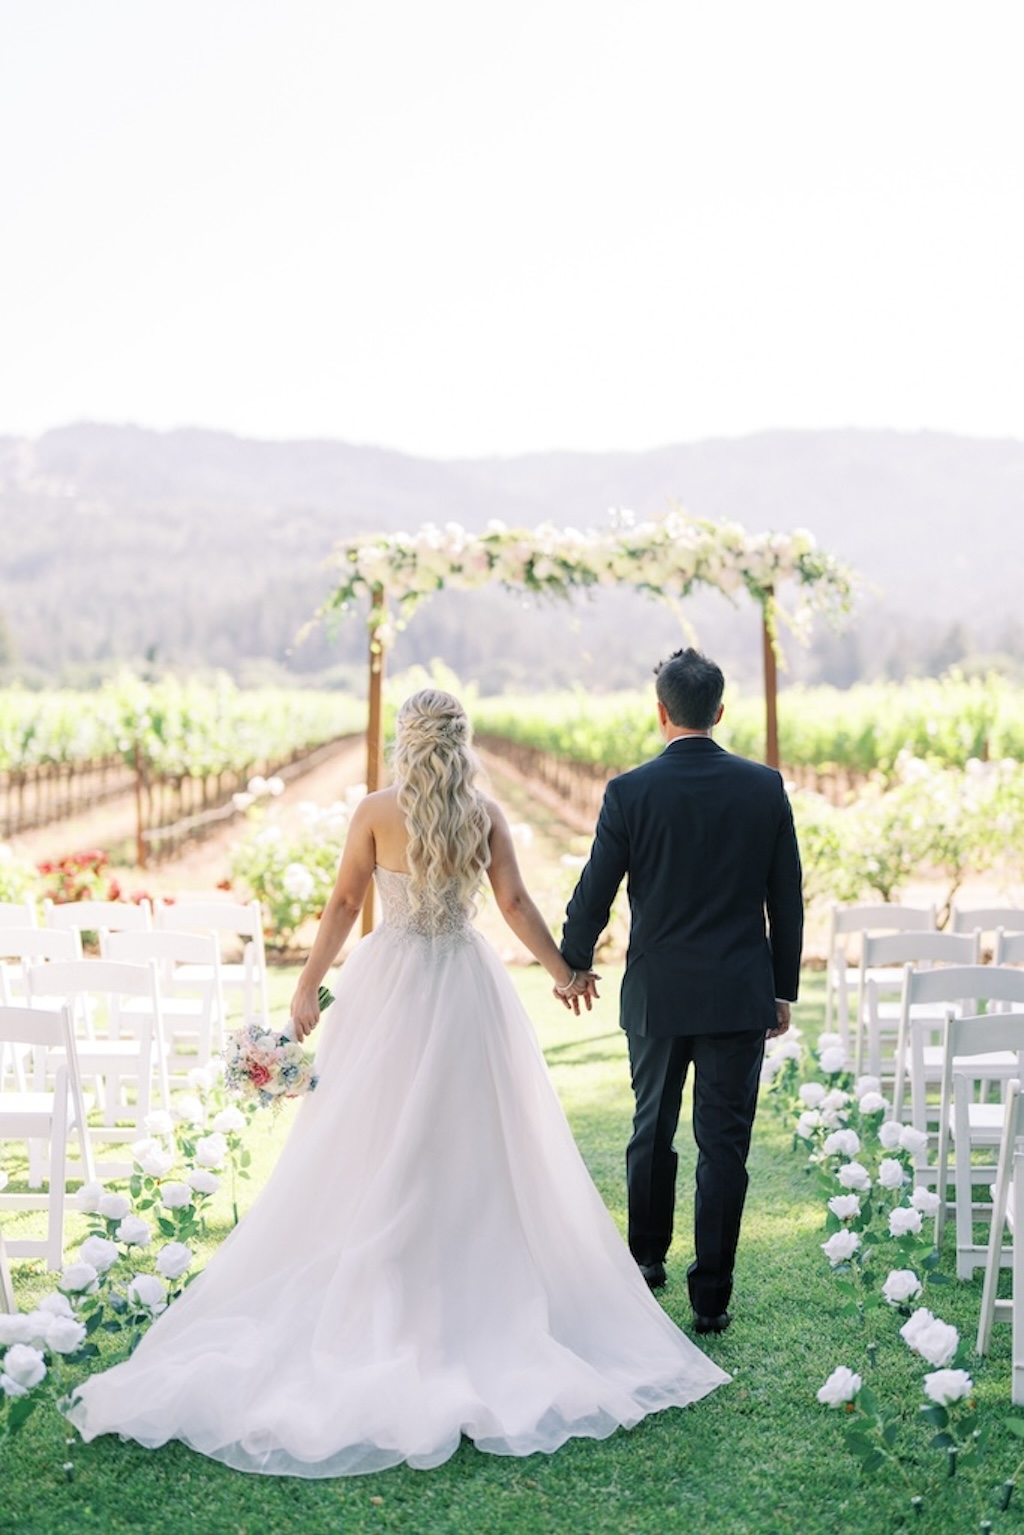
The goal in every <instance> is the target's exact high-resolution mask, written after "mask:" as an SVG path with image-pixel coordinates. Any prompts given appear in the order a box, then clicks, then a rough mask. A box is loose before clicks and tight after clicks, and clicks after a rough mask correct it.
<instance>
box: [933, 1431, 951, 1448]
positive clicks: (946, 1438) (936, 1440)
mask: <svg viewBox="0 0 1024 1535" xmlns="http://www.w3.org/2000/svg"><path fill="white" fill-rule="evenodd" d="M928 1444H929V1447H930V1448H931V1449H933V1450H948V1449H949V1447H950V1445H953V1444H956V1440H955V1439H954V1438H953V1435H952V1434H935V1435H934V1437H933V1438H931V1439H929V1441H928Z"/></svg>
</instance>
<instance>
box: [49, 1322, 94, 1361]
mask: <svg viewBox="0 0 1024 1535" xmlns="http://www.w3.org/2000/svg"><path fill="white" fill-rule="evenodd" d="M85 1332H86V1329H85V1323H84V1322H80V1321H79V1320H78V1318H77V1317H73V1316H55V1317H53V1318H51V1321H50V1326H49V1329H48V1330H47V1334H46V1347H47V1348H48V1349H49V1350H50V1352H51V1353H52V1354H77V1352H78V1350H79V1349H80V1348H81V1347H82V1344H83V1343H84V1342H85Z"/></svg>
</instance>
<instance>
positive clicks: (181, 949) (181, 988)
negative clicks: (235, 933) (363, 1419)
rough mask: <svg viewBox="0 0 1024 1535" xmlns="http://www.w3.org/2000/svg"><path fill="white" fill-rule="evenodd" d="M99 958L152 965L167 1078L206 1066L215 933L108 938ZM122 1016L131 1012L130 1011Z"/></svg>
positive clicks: (215, 979)
mask: <svg viewBox="0 0 1024 1535" xmlns="http://www.w3.org/2000/svg"><path fill="white" fill-rule="evenodd" d="M103 955H104V958H105V959H112V960H118V961H123V962H127V963H128V964H147V963H148V962H149V961H151V960H152V961H153V962H154V963H155V964H156V966H157V968H158V971H159V974H160V1010H161V1014H162V1017H163V1027H164V1035H165V1038H166V1044H167V1070H168V1075H169V1076H175V1075H177V1076H184V1074H185V1073H187V1072H188V1071H189V1070H190V1069H191V1068H192V1067H194V1066H205V1065H206V1063H207V1062H208V1061H209V1059H210V1056H211V1054H212V1053H213V1048H214V1033H215V1030H216V1028H217V1019H218V1002H219V999H220V998H221V996H222V991H221V980H220V949H219V947H218V944H217V939H216V937H215V936H214V934H213V933H182V932H178V931H177V930H176V929H173V928H167V929H165V930H164V931H161V932H152V933H107V934H105V935H104V938H103ZM127 1011H129V1012H131V1011H132V1008H131V1006H129V1007H128V1009H127ZM183 1046H184V1047H186V1048H183Z"/></svg>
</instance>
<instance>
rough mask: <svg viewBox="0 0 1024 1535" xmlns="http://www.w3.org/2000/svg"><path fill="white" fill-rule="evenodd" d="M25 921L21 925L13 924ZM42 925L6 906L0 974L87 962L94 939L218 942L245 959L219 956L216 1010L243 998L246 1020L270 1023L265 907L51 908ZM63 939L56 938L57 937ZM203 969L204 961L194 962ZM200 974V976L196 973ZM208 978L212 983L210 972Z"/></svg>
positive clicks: (0, 927)
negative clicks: (86, 937)
mask: <svg viewBox="0 0 1024 1535" xmlns="http://www.w3.org/2000/svg"><path fill="white" fill-rule="evenodd" d="M16 917H20V921H16V920H15V918H16ZM43 918H44V921H43V925H42V926H41V927H40V926H39V925H38V923H37V921H36V909H35V907H34V905H33V904H32V903H31V902H23V903H5V904H4V905H0V966H2V965H3V964H4V962H5V961H6V962H8V963H10V962H12V961H18V960H26V959H31V960H35V959H46V960H53V959H60V960H70V959H76V958H80V957H81V934H82V933H83V932H95V933H98V934H99V936H100V944H101V949H102V948H103V947H104V940H105V938H106V935H108V934H113V933H115V932H116V933H122V932H146V933H150V932H153V931H154V930H156V931H162V932H166V931H181V932H190V933H205V934H214V935H215V936H216V938H217V940H218V946H219V951H220V950H221V949H222V948H223V946H225V945H227V946H231V945H234V946H235V948H236V949H237V947H238V945H239V944H240V945H241V953H240V956H239V957H235V956H234V955H232V954H224V953H222V954H221V963H220V972H219V977H217V984H218V987H219V991H218V996H217V1007H218V1012H219V1015H220V1017H221V1018H222V1019H223V1017H224V1016H225V1012H226V1009H225V1003H226V1000H227V997H228V995H229V994H230V995H231V996H232V997H237V1000H238V1004H239V1007H238V1010H239V1011H240V1012H241V1014H242V1016H243V1017H245V1018H259V1019H261V1020H262V1021H263V1022H264V1023H266V1022H267V1021H268V1019H269V1004H268V1000H267V960H266V951H265V946H264V939H263V913H262V909H261V907H260V903H259V901H256V900H253V901H248V902H244V903H242V902H237V901H230V900H225V899H223V898H220V897H217V896H210V897H190V898H187V899H181V900H178V901H174V902H170V901H157V903H156V905H155V906H151V905H150V903H149V901H141V902H137V903H136V902H132V901H68V902H63V903H59V902H53V901H47V902H45V903H44V907H43ZM56 934H61V935H62V936H60V937H56V936H54V935H56ZM195 963H196V964H199V963H200V962H199V961H196V962H195ZM194 973H196V972H194ZM206 978H207V979H213V977H211V976H210V974H209V970H208V968H207V971H206Z"/></svg>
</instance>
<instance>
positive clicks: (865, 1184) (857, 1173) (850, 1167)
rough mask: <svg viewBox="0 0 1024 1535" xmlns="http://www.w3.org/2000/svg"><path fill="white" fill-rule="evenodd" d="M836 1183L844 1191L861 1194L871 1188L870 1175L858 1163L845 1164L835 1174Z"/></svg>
mask: <svg viewBox="0 0 1024 1535" xmlns="http://www.w3.org/2000/svg"><path fill="white" fill-rule="evenodd" d="M836 1182H837V1183H841V1184H842V1186H843V1188H844V1189H858V1190H860V1191H861V1192H863V1191H864V1190H865V1189H869V1188H870V1187H871V1174H870V1173H869V1172H868V1170H867V1168H866V1167H864V1166H862V1165H861V1163H860V1162H847V1163H846V1164H845V1165H844V1166H843V1167H841V1168H840V1169H839V1171H838V1172H837V1173H836Z"/></svg>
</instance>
